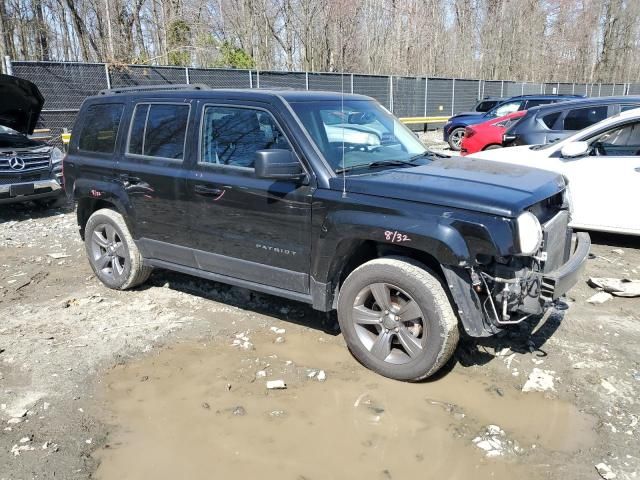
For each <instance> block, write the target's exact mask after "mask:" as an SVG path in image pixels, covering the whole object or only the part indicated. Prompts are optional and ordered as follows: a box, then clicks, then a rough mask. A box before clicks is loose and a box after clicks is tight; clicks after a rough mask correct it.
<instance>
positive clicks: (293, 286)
mask: <svg viewBox="0 0 640 480" xmlns="http://www.w3.org/2000/svg"><path fill="white" fill-rule="evenodd" d="M276 115H277V112H276V111H275V110H273V109H272V107H271V106H269V105H266V104H258V103H255V104H251V103H246V102H243V103H242V105H239V104H231V103H224V104H219V103H211V104H209V103H204V104H203V105H202V107H201V113H200V118H201V125H200V147H199V152H198V155H197V162H196V163H195V165H193V167H192V169H191V170H190V172H189V175H188V178H187V188H188V192H189V196H190V199H191V208H192V211H191V213H190V215H189V218H190V219H191V228H190V232H191V233H190V236H191V237H192V239H193V241H194V242H195V243H196V244H197V248H198V250H197V251H196V252H195V253H194V254H195V257H196V263H197V266H198V268H200V269H202V270H205V271H209V272H213V273H218V274H222V275H228V276H231V277H235V278H240V279H243V280H248V281H251V282H256V283H260V284H262V285H269V286H274V287H279V288H282V289H285V290H291V291H295V292H302V293H306V292H308V291H309V268H310V257H311V254H310V248H311V193H312V188H311V186H310V185H309V184H308V182H305V181H302V180H296V181H293V180H285V181H275V180H272V179H263V178H257V177H256V176H255V171H254V155H255V152H256V151H258V150H268V149H286V150H291V151H293V152H294V154H296V148H295V145H294V144H293V143H292V142H291V140H290V139H291V138H292V136H291V135H290V134H288V133H287V131H285V130H283V128H282V125H285V123H284V122H280V121H278V119H277V118H276ZM296 156H297V157H298V158H300V157H299V156H298V155H297V154H296ZM301 163H302V162H301Z"/></svg>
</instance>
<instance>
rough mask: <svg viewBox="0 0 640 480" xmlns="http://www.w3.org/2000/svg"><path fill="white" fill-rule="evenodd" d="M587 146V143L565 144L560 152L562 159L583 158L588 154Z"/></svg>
mask: <svg viewBox="0 0 640 480" xmlns="http://www.w3.org/2000/svg"><path fill="white" fill-rule="evenodd" d="M589 148H590V147H589V144H588V143H587V142H571V143H567V144H566V145H564V146H563V147H562V149H561V150H560V155H562V157H563V158H577V157H584V156H585V155H587V154H588V153H589Z"/></svg>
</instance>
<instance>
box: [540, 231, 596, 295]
mask: <svg viewBox="0 0 640 480" xmlns="http://www.w3.org/2000/svg"><path fill="white" fill-rule="evenodd" d="M590 249H591V238H590V237H589V234H587V233H577V234H576V246H575V250H574V251H573V253H572V254H571V256H570V257H569V259H568V260H567V261H566V262H565V263H564V264H563V265H561V266H560V267H559V268H557V269H556V270H553V271H552V272H547V273H545V274H543V276H542V285H541V288H540V297H541V298H542V299H544V300H547V301H553V300H557V299H558V298H560V297H561V296H563V295H564V294H565V293H567V292H568V291H569V290H570V289H571V287H573V286H574V285H575V284H576V283H578V279H579V278H580V276H581V275H582V272H583V271H584V268H585V265H586V263H587V258H588V257H589V251H590Z"/></svg>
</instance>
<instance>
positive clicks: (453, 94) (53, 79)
mask: <svg viewBox="0 0 640 480" xmlns="http://www.w3.org/2000/svg"><path fill="white" fill-rule="evenodd" d="M10 66H11V72H7V73H11V74H13V75H15V76H17V77H21V78H25V79H27V80H30V81H32V82H33V83H35V84H36V85H37V86H38V87H39V88H40V91H41V92H42V94H43V96H44V98H45V100H46V101H45V105H44V110H43V112H42V115H41V118H40V122H39V125H38V127H39V128H47V129H50V130H51V136H52V143H56V144H60V143H61V140H60V134H61V133H62V132H63V131H64V130H65V129H66V130H71V128H72V126H73V122H74V120H75V116H76V114H77V112H78V110H79V108H80V105H81V104H82V101H83V100H84V99H85V98H86V97H88V96H90V95H95V94H96V93H97V92H99V91H100V90H103V89H105V88H117V87H131V86H138V85H170V84H180V83H191V84H194V83H200V84H205V85H208V86H210V87H212V88H267V89H268V88H271V89H301V90H328V91H334V92H345V93H358V94H362V95H367V96H369V97H372V98H375V99H376V100H378V101H379V102H380V103H381V104H382V105H384V106H385V107H386V108H388V109H389V110H391V111H392V112H393V113H394V114H395V115H396V116H397V117H400V118H403V117H432V116H434V117H442V116H450V115H453V114H455V113H457V112H462V111H466V110H471V109H472V108H473V107H474V105H475V104H476V102H477V101H478V100H480V99H482V98H485V97H490V96H492V97H508V96H514V95H527V94H542V93H545V94H574V95H587V96H594V97H599V96H607V95H640V84H584V83H558V82H555V83H554V82H546V83H528V82H513V81H507V80H504V81H501V80H472V79H453V78H434V77H425V76H416V77H404V76H386V75H361V74H351V73H344V74H341V73H316V72H274V71H256V70H236V69H208V68H190V67H189V68H185V67H163V66H144V65H117V66H115V65H107V64H104V63H71V62H26V61H16V62H11V63H10Z"/></svg>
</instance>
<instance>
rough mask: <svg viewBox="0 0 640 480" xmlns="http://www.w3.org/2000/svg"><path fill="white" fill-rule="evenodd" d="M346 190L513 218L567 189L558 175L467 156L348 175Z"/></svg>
mask: <svg viewBox="0 0 640 480" xmlns="http://www.w3.org/2000/svg"><path fill="white" fill-rule="evenodd" d="M346 187H347V191H348V192H352V193H361V194H367V195H377V196H381V197H390V198H396V199H400V200H408V201H413V202H422V203H430V204H435V205H442V206H446V207H451V208H460V209H464V210H471V211H478V212H483V213H488V214H491V215H499V216H503V217H511V218H513V217H516V216H518V215H519V214H520V213H521V212H522V211H524V210H525V209H526V208H527V207H530V206H531V205H533V204H535V203H537V202H540V201H542V200H544V199H545V198H548V197H551V196H553V195H555V194H556V193H558V192H560V191H562V190H563V189H564V188H565V183H564V180H563V178H562V176H561V175H559V174H557V173H553V172H549V171H545V170H538V169H535V168H529V167H521V166H516V165H508V164H503V163H498V162H490V161H486V160H476V159H473V158H469V157H450V158H442V159H437V160H434V161H433V162H431V163H429V164H426V165H422V166H419V167H411V168H400V169H392V170H384V171H381V172H379V173H375V174H371V175H360V176H351V177H347V179H346Z"/></svg>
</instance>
